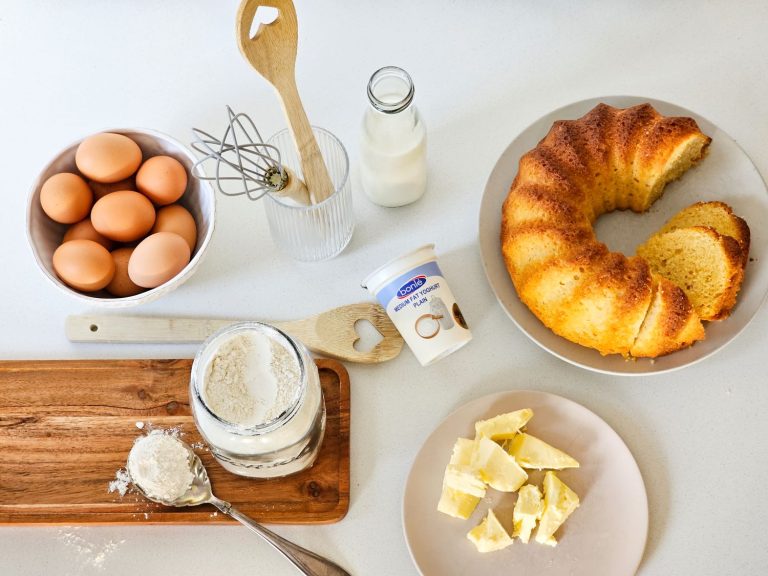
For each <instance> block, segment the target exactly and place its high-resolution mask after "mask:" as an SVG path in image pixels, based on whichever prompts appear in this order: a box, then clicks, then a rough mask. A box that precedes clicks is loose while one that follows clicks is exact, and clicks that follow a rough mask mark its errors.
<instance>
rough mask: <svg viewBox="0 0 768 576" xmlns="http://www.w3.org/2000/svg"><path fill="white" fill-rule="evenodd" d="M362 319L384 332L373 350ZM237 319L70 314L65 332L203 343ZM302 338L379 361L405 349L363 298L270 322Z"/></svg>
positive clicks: (347, 356) (84, 337)
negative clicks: (363, 338) (361, 344)
mask: <svg viewBox="0 0 768 576" xmlns="http://www.w3.org/2000/svg"><path fill="white" fill-rule="evenodd" d="M359 320H367V321H368V322H370V323H371V324H373V326H374V328H376V330H378V332H379V333H380V334H381V336H382V340H381V341H380V342H378V343H377V344H376V345H375V346H374V347H373V348H372V349H371V350H368V351H367V352H361V351H358V350H356V349H355V347H354V344H355V342H357V340H359V339H360V335H359V334H358V333H357V331H356V330H355V324H356V323H357V322H358V321H359ZM235 322H237V320H231V319H230V320H226V319H206V318H157V317H151V316H119V315H112V314H110V315H101V316H69V317H68V318H67V320H66V324H65V331H66V334H67V338H69V339H70V340H71V341H72V342H118V343H119V342H125V343H128V342H132V343H140V344H146V343H163V342H165V343H184V342H202V341H203V340H205V339H206V338H207V337H208V336H210V335H211V334H213V333H214V332H215V331H216V330H218V329H219V328H223V327H224V326H229V325H230V324H233V323H235ZM270 324H272V325H273V326H276V327H277V328H280V329H281V330H284V331H285V332H287V333H288V334H290V335H291V336H293V337H295V338H297V339H298V340H300V341H301V342H303V343H304V345H305V346H306V347H307V348H309V349H310V350H312V351H313V352H317V353H318V354H322V355H323V356H330V357H331V358H338V359H339V360H347V361H349V362H362V363H365V364H375V363H378V362H386V361H387V360H391V359H392V358H394V357H396V356H397V355H398V354H400V350H402V348H403V338H402V336H400V333H399V332H398V331H397V328H395V326H394V324H392V321H391V320H390V319H389V317H388V316H387V313H386V312H385V311H384V309H383V308H382V307H381V306H379V305H378V304H372V303H361V304H350V305H348V306H340V307H339V308H333V309H332V310H328V311H327V312H322V313H320V314H317V315H315V316H310V317H309V318H304V319H303V320H295V321H293V322H270Z"/></svg>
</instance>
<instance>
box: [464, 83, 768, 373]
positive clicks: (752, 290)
mask: <svg viewBox="0 0 768 576" xmlns="http://www.w3.org/2000/svg"><path fill="white" fill-rule="evenodd" d="M599 102H605V103H606V104H610V105H612V106H617V107H622V108H623V107H627V106H633V105H635V104H640V103H643V102H649V103H651V104H652V105H653V106H654V107H655V108H656V109H657V110H658V111H660V112H661V113H662V114H666V115H676V116H691V117H693V118H695V119H696V121H697V122H698V124H699V127H700V128H701V129H702V131H703V132H704V133H705V134H707V135H709V136H711V137H712V145H711V147H710V151H709V154H708V156H707V157H706V158H705V159H704V160H703V161H702V162H701V164H699V165H698V166H697V167H696V168H694V169H693V170H690V171H689V172H687V173H686V174H684V175H683V177H682V178H681V179H680V180H678V181H676V182H672V183H671V184H669V186H667V188H666V191H665V192H664V196H662V198H661V199H660V200H658V201H657V202H656V203H655V204H654V205H653V206H652V207H651V209H650V210H649V211H648V212H646V213H645V214H635V213H634V212H631V211H615V212H612V213H610V214H607V215H604V216H601V217H600V219H598V221H597V225H596V230H597V235H598V238H599V239H600V240H602V241H603V242H605V243H606V244H607V245H608V247H609V248H610V249H611V250H614V251H615V250H618V251H621V252H624V253H625V254H627V255H631V254H634V251H635V247H636V246H637V245H638V244H640V243H642V242H643V241H644V240H645V239H646V238H648V236H650V235H651V234H653V233H654V232H655V231H657V230H658V229H659V228H661V226H662V225H663V224H664V222H665V221H666V220H667V219H669V218H670V217H671V216H673V215H674V214H675V213H677V211H678V210H680V209H682V208H684V207H685V206H688V205H690V204H693V203H694V202H699V201H705V200H721V201H723V202H726V203H727V204H729V205H730V206H732V207H733V210H734V212H735V213H736V214H738V215H740V216H741V217H742V218H744V219H746V220H747V223H748V224H749V225H750V228H751V232H752V245H751V248H750V262H749V264H748V265H747V269H746V273H745V277H744V283H743V284H742V288H741V293H740V294H739V298H738V301H737V305H736V308H735V309H734V311H733V313H732V314H731V316H730V317H729V318H728V319H727V320H724V321H721V322H709V323H707V324H706V330H707V337H706V340H704V341H703V342H698V343H696V344H695V345H694V346H692V347H691V348H688V349H686V350H681V351H679V352H675V353H674V354H670V355H668V356H664V357H661V358H656V359H654V360H650V359H637V360H633V361H626V360H624V358H622V357H621V356H620V355H612V356H601V355H600V353H599V352H597V351H595V350H592V349H590V348H585V347H583V346H579V345H578V344H574V343H573V342H570V341H568V340H566V339H565V338H562V337H560V336H557V335H556V334H554V333H553V332H552V331H550V330H549V329H548V328H547V327H546V326H544V325H543V324H542V323H541V322H540V321H539V320H538V318H536V317H535V316H534V315H533V314H532V313H531V312H530V311H529V310H528V308H527V307H526V306H525V305H524V304H523V303H522V302H521V301H520V299H519V298H518V296H517V292H516V291H515V288H514V286H513V284H512V281H511V280H510V278H509V275H508V273H507V270H506V267H505V266H504V260H503V258H502V255H501V248H500V242H499V232H500V226H501V205H502V203H503V202H504V199H505V198H506V196H507V192H508V191H509V187H510V184H511V183H512V180H513V179H514V177H515V175H516V174H517V166H518V161H519V159H520V157H521V156H522V155H523V154H524V153H525V152H527V151H528V150H530V149H531V148H533V147H534V146H536V144H537V143H538V141H539V140H540V139H541V138H543V137H544V135H545V134H546V133H547V132H548V131H549V128H550V127H551V126H552V123H553V122H554V121H555V120H558V119H564V120H565V119H575V118H579V117H580V116H582V115H584V114H585V113H587V112H588V111H589V110H591V109H592V108H593V107H594V106H596V105H597V104H598V103H599ZM764 222H768V192H766V187H765V183H764V182H763V179H762V177H761V176H760V173H759V172H758V171H757V168H755V166H754V164H753V163H752V161H751V160H750V159H749V157H748V156H747V155H746V153H745V152H744V151H743V150H742V149H741V148H740V147H739V145H738V144H737V143H736V142H735V141H734V140H733V139H732V138H731V137H730V136H728V134H726V133H725V132H723V131H722V130H720V129H719V128H718V127H717V126H715V125H714V124H712V123H711V122H709V121H708V120H706V119H705V118H702V117H701V116H699V115H698V114H696V113H694V112H691V111H690V110H686V109H685V108H681V107H680V106H676V105H674V104H669V103H668V102H662V101H659V100H654V99H651V98H638V97H635V96H611V97H605V98H593V99H590V100H584V101H581V102H576V103H575V104H570V105H568V106H565V107H563V108H560V109H559V110H555V111H554V112H552V113H551V114H547V115H546V116H544V117H543V118H541V119H539V120H537V121H536V122H534V123H533V124H532V125H531V126H530V127H528V128H527V129H526V130H524V131H523V132H522V134H520V135H519V136H518V137H517V138H515V139H514V140H513V141H512V143H511V144H510V145H509V146H508V147H507V149H506V150H505V151H504V152H503V153H502V155H501V157H500V158H499V160H498V162H497V163H496V166H495V167H494V169H493V171H492V172H491V175H490V177H489V178H488V182H487V183H486V186H485V192H484V194H483V199H482V203H481V205H480V230H479V242H480V253H481V257H482V261H483V266H484V268H485V273H486V276H487V277H488V281H489V282H490V284H491V288H492V289H493V291H494V293H495V294H496V298H497V299H498V300H499V303H500V304H501V307H502V308H503V309H504V310H505V311H506V313H507V314H508V315H509V316H510V318H512V320H514V322H515V323H516V324H517V325H518V327H519V328H520V329H521V330H522V331H523V332H525V334H527V335H528V337H529V338H531V340H533V341H534V342H536V343H537V344H538V345H539V346H541V347H542V348H544V349H545V350H547V351H549V352H551V353H552V354H554V355H555V356H557V357H559V358H561V359H563V360H565V361H566V362H570V363H571V364H574V365H576V366H581V367H582V368H586V369H588V370H594V371H596V372H603V373H607V374H616V375H648V374H658V373H662V372H669V371H671V370H677V369H679V368H683V367H685V366H689V365H691V364H694V363H695V362H698V361H700V360H703V359H704V358H707V357H709V356H711V355H712V354H714V353H715V352H717V351H718V350H720V349H721V348H723V347H724V346H725V345H726V344H728V343H729V342H730V341H731V340H733V338H735V337H736V336H737V335H738V334H739V332H741V331H742V330H743V329H744V328H745V327H746V325H747V324H748V323H749V322H750V320H752V317H753V316H754V315H755V313H756V312H757V310H758V309H759V308H760V305H761V304H762V302H763V300H764V299H765V296H766V292H767V291H768V267H766V266H763V265H762V260H763V257H764V256H765V255H766V253H767V252H768V230H766V228H765V227H764V226H763V225H762V224H763V223H764Z"/></svg>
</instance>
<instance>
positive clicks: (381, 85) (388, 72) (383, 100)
mask: <svg viewBox="0 0 768 576" xmlns="http://www.w3.org/2000/svg"><path fill="white" fill-rule="evenodd" d="M415 92H416V89H415V87H414V85H413V81H412V80H411V77H410V76H409V74H408V72H406V71H405V70H403V69H402V68H398V67H397V66H385V67H384V68H380V69H379V70H377V71H376V72H374V73H373V76H371V79H370V80H369V81H368V101H369V102H370V104H371V106H372V107H373V109H374V110H377V111H378V112H381V113H383V114H399V113H401V112H403V111H404V110H407V109H408V108H409V107H410V106H411V103H412V102H413V96H414V94H415Z"/></svg>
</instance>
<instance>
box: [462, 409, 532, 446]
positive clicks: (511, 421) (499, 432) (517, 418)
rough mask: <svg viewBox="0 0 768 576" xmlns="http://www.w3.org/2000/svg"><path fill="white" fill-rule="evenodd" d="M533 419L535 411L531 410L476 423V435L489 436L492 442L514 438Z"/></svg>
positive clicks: (500, 415)
mask: <svg viewBox="0 0 768 576" xmlns="http://www.w3.org/2000/svg"><path fill="white" fill-rule="evenodd" d="M531 418H533V410H531V409H530V408H523V409H522V410H517V411H515V412H508V413H506V414H499V415H498V416H495V417H494V418H490V419H489V420H480V421H478V422H475V435H476V436H477V437H480V436H487V437H488V438H490V439H491V440H505V439H507V438H512V437H514V436H515V434H517V433H518V431H519V430H520V428H522V427H523V426H525V425H526V423H527V422H528V420H530V419H531Z"/></svg>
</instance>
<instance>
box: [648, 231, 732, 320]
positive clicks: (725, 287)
mask: <svg viewBox="0 0 768 576" xmlns="http://www.w3.org/2000/svg"><path fill="white" fill-rule="evenodd" d="M637 254H638V256H640V257H642V258H644V259H645V260H647V261H648V264H649V265H650V266H651V269H652V270H653V271H654V272H655V273H657V274H660V275H661V276H664V277H665V278H667V279H668V280H671V281H672V282H674V283H675V284H676V285H677V286H679V287H680V288H681V289H682V290H683V292H685V295H686V296H687V297H688V299H689V300H690V301H691V304H692V305H693V308H694V310H696V313H697V314H698V315H699V318H701V319H702V320H721V319H723V318H726V317H728V315H729V314H730V312H731V309H732V308H733V306H734V304H735V303H736V295H737V294H738V292H739V288H740V287H741V281H742V279H743V277H744V264H743V262H744V261H743V257H742V253H741V248H740V247H739V243H738V242H737V241H736V240H734V239H733V238H731V237H730V236H723V235H721V234H718V233H717V232H716V231H715V230H713V229H712V228H708V227H705V226H692V227H690V228H677V229H675V230H670V231H669V232H663V233H657V234H654V235H653V236H651V238H649V239H648V241H646V242H645V244H642V245H641V246H639V247H638V249H637Z"/></svg>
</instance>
